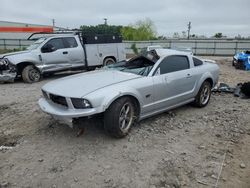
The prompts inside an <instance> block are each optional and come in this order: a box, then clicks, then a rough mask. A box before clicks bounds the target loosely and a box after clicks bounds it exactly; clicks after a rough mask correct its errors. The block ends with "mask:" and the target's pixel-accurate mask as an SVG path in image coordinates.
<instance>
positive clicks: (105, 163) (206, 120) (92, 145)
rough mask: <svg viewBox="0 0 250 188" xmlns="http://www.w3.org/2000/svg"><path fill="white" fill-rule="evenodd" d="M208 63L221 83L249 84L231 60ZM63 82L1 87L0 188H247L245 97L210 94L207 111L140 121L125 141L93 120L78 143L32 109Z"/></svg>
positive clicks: (249, 108) (249, 105)
mask: <svg viewBox="0 0 250 188" xmlns="http://www.w3.org/2000/svg"><path fill="white" fill-rule="evenodd" d="M210 58H211V57H210ZM211 59H215V60H216V61H217V63H218V64H219V66H220V68H221V75H220V81H221V82H226V83H229V84H230V85H232V86H234V85H236V84H237V83H239V82H244V81H250V72H246V71H240V70H235V69H234V68H233V67H231V58H225V57H212V58H211ZM62 76H65V75H64V74H63V75H62V74H61V75H57V76H54V77H52V78H46V79H44V80H43V81H41V82H39V83H36V84H31V85H30V84H24V83H22V82H21V81H19V82H16V83H13V84H1V85H0V187H53V188H56V187H67V188H68V187H88V188H92V187H124V188H127V187H131V188H134V187H143V188H144V187H149V188H158V187H169V188H172V187H174V188H177V187H225V188H226V187H246V188H247V187H250V179H249V177H250V161H249V156H250V123H249V122H250V116H249V114H250V100H249V99H241V98H235V97H233V96H232V95H231V94H218V93H216V94H213V95H212V98H211V101H210V103H209V105H208V106H207V107H205V108H202V109H198V108H194V107H192V106H190V105H186V106H183V107H180V108H178V109H175V110H172V111H169V112H166V113H163V114H161V115H158V116H155V117H152V118H149V119H146V120H143V121H142V122H140V123H138V124H137V125H135V127H133V129H132V131H131V133H130V134H129V136H127V137H126V138H124V139H113V138H110V137H109V136H106V135H105V134H104V130H103V128H102V126H101V123H100V122H99V121H96V122H95V123H94V124H93V125H91V126H88V127H86V129H85V133H84V134H83V135H82V136H80V137H77V136H76V135H77V130H74V129H70V128H69V127H68V126H66V125H63V124H59V123H58V122H56V121H54V120H53V119H52V118H51V117H50V116H49V115H46V114H44V113H43V112H41V110H40V109H39V107H38V105H37V100H38V99H39V97H40V96H41V92H40V88H41V86H42V85H44V84H45V83H47V82H48V81H50V80H52V79H55V78H59V77H62Z"/></svg>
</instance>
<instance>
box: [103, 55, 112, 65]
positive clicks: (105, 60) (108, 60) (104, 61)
mask: <svg viewBox="0 0 250 188" xmlns="http://www.w3.org/2000/svg"><path fill="white" fill-rule="evenodd" d="M114 63H115V60H114V59H113V58H111V57H108V58H105V59H104V60H103V66H107V65H111V64H114Z"/></svg>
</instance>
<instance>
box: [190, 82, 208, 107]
mask: <svg viewBox="0 0 250 188" xmlns="http://www.w3.org/2000/svg"><path fill="white" fill-rule="evenodd" d="M211 88H212V86H211V84H210V83H209V82H208V81H205V82H203V84H202V85H201V87H200V90H199V92H198V94H197V95H196V97H195V101H194V102H193V104H194V105H195V106H196V107H199V108H202V107H205V106H206V105H207V104H208V102H209V100H210V97H211ZM206 91H207V93H206Z"/></svg>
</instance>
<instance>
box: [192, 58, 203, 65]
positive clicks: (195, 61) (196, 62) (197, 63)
mask: <svg viewBox="0 0 250 188" xmlns="http://www.w3.org/2000/svg"><path fill="white" fill-rule="evenodd" d="M193 62H194V66H200V65H203V62H202V61H201V60H199V59H197V58H195V57H193Z"/></svg>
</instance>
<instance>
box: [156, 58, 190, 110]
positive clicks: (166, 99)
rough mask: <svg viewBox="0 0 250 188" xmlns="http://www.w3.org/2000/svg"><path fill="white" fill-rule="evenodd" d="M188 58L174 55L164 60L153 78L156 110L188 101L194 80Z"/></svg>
mask: <svg viewBox="0 0 250 188" xmlns="http://www.w3.org/2000/svg"><path fill="white" fill-rule="evenodd" d="M191 78H192V74H191V70H190V63H189V60H188V57H187V56H185V55H172V56H168V57H166V58H164V59H163V60H162V62H161V63H160V64H159V66H158V68H157V69H156V72H155V74H154V76H153V82H154V91H155V104H156V109H158V110H160V109H164V108H167V107H170V106H173V105H176V104H179V103H181V102H184V101H185V100H187V99H188V97H189V93H190V92H192V88H193V85H194V84H195V83H193V79H191Z"/></svg>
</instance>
